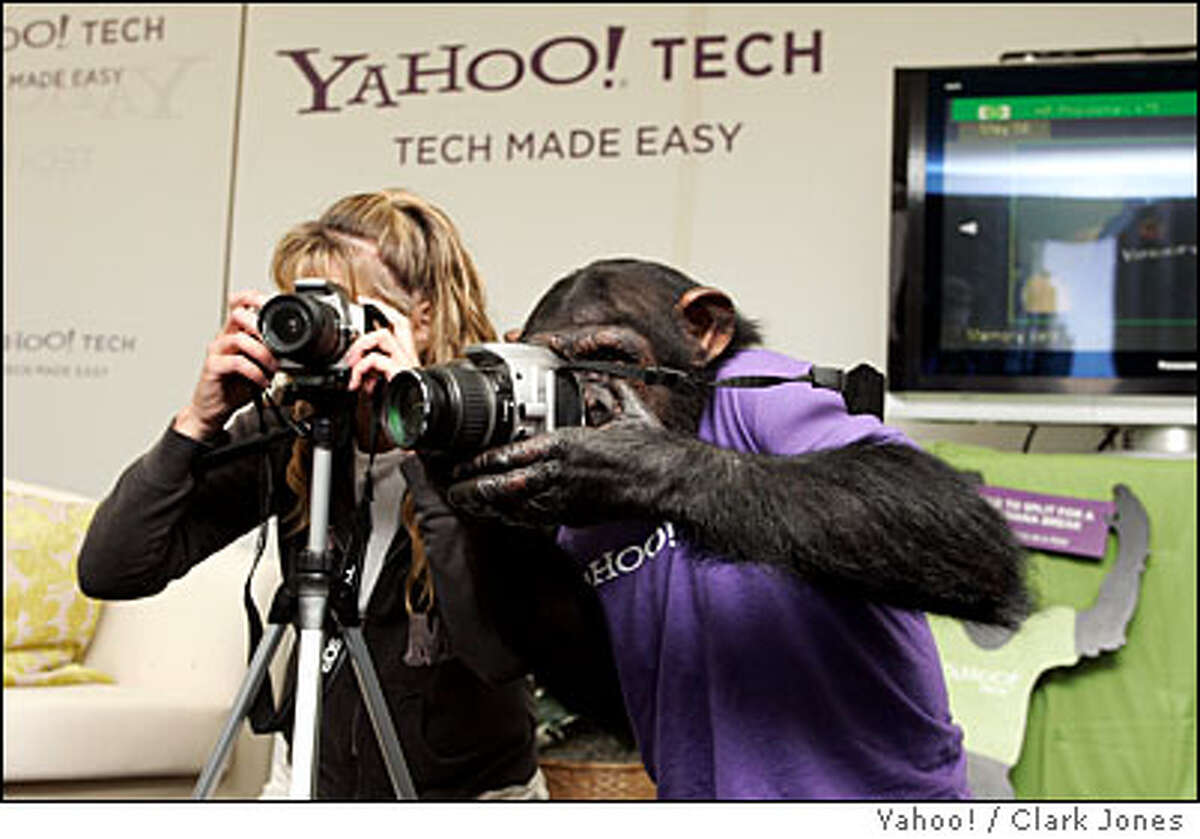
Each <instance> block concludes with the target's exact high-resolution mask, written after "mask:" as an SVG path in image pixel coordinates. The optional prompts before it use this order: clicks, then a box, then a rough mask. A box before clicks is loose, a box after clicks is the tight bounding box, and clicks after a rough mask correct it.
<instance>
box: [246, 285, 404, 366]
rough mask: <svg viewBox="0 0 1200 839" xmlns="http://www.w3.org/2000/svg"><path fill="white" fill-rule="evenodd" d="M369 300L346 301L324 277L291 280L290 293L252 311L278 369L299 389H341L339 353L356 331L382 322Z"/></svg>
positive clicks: (361, 331) (356, 333) (377, 310)
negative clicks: (293, 288) (276, 359)
mask: <svg viewBox="0 0 1200 839" xmlns="http://www.w3.org/2000/svg"><path fill="white" fill-rule="evenodd" d="M387 322H388V321H387V317H386V316H385V315H384V314H383V313H382V312H381V311H379V309H378V308H377V307H375V306H373V305H371V304H370V303H364V304H362V305H359V304H357V303H352V302H351V301H350V298H349V296H348V295H347V294H346V292H345V291H344V290H343V289H342V288H341V287H340V286H338V285H336V284H334V283H331V282H327V281H326V280H317V279H309V280H297V281H296V291H295V293H294V294H277V295H275V296H274V297H272V298H271V299H270V300H268V301H267V302H266V303H265V304H264V305H263V307H262V309H261V310H260V311H259V313H258V332H259V334H260V335H262V339H263V343H265V344H266V345H267V348H268V349H270V350H271V352H272V353H274V354H275V357H276V358H278V359H279V368H280V370H282V371H283V372H284V373H287V374H288V375H289V376H291V378H292V381H293V382H294V383H295V384H296V385H298V386H300V387H303V388H316V389H342V388H344V387H345V385H346V383H347V382H348V381H349V379H350V369H349V368H348V367H346V366H345V365H344V364H342V363H341V361H342V356H344V355H345V354H346V350H347V349H349V347H350V345H351V344H352V343H353V342H354V340H355V339H356V338H358V336H359V335H362V334H364V333H366V332H370V331H371V330H373V329H376V328H378V327H379V326H384V325H386V324H387Z"/></svg>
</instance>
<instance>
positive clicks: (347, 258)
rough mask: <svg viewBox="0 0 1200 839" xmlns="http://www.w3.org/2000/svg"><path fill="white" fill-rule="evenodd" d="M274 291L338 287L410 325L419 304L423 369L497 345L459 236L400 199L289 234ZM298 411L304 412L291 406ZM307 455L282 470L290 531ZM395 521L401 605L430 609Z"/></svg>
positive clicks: (302, 444) (332, 215) (339, 205)
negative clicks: (314, 280)
mask: <svg viewBox="0 0 1200 839" xmlns="http://www.w3.org/2000/svg"><path fill="white" fill-rule="evenodd" d="M271 274H272V278H273V279H274V281H275V284H276V285H277V286H278V287H279V288H280V289H281V290H283V291H286V292H290V291H291V290H292V289H293V288H294V285H295V280H296V279H297V278H301V277H337V278H340V280H341V282H342V284H343V286H344V287H345V288H346V289H347V290H348V291H349V292H350V294H351V297H352V298H354V299H357V298H358V297H359V296H360V295H366V296H370V297H374V298H376V299H379V300H382V301H383V302H385V303H388V304H389V305H391V306H392V307H394V308H395V309H397V310H398V311H400V312H402V313H404V314H406V315H408V314H411V313H412V311H413V307H414V305H416V304H417V303H418V302H420V301H422V300H423V301H427V302H428V304H429V310H430V321H429V340H428V344H427V345H426V346H425V347H423V348H421V358H420V361H421V363H422V364H440V363H444V362H447V361H450V360H452V359H454V358H458V357H460V356H461V355H462V352H463V350H464V349H465V348H466V347H467V346H469V345H471V344H476V343H482V342H485V341H494V340H496V330H495V328H494V327H493V326H492V323H491V321H490V320H489V319H488V316H487V311H486V308H487V307H486V301H485V298H484V290H483V282H482V280H481V279H480V277H479V272H478V271H477V270H476V268H475V263H474V262H473V261H472V260H471V257H470V255H469V254H468V253H467V250H466V248H465V247H464V245H463V243H462V240H461V238H460V236H459V233H458V230H457V228H456V227H455V226H454V224H453V222H451V221H450V218H449V216H447V215H446V214H445V213H444V212H443V211H442V210H440V209H439V208H437V207H436V206H434V205H433V204H430V203H429V202H427V201H425V200H423V199H422V198H420V197H418V196H416V195H413V194H412V193H409V192H406V191H404V190H400V189H384V190H379V191H378V192H367V193H359V194H356V195H349V196H346V197H345V198H342V199H339V200H338V201H336V202H334V204H333V205H332V206H330V208H329V209H328V210H326V211H325V213H324V214H323V215H322V216H321V218H320V219H319V220H318V221H315V222H306V223H304V224H300V225H298V226H297V227H295V228H293V229H292V230H290V231H289V232H288V233H287V234H285V235H284V237H283V238H282V239H281V240H280V241H279V244H278V245H277V246H276V248H275V254H274V257H273V259H272V260H271ZM296 407H297V410H298V411H305V410H310V409H308V408H307V406H303V405H301V404H299V403H298V404H297V406H296ZM310 452H311V448H310V447H309V443H308V441H307V440H305V439H304V438H300V439H298V440H297V441H296V443H295V445H294V446H293V448H292V457H291V460H290V461H289V463H288V468H287V484H288V487H289V488H290V489H291V490H292V491H293V492H295V493H296V495H297V506H296V508H295V509H294V510H293V511H292V513H290V514H289V516H288V518H289V519H291V518H293V517H294V518H295V519H296V525H295V528H294V529H296V530H298V529H299V528H301V527H303V526H304V525H305V524H306V523H307V519H308V462H309V459H310V457H311V454H310ZM402 519H403V521H404V524H405V527H406V528H407V530H408V531H409V536H410V537H411V541H412V565H411V569H410V571H409V575H408V580H407V581H406V584H405V604H406V606H407V608H408V610H409V611H410V612H411V611H412V610H413V604H414V603H415V604H423V605H425V607H426V608H428V607H429V606H431V605H432V603H433V594H434V593H433V578H432V576H431V574H430V572H429V565H428V561H427V559H426V556H425V550H424V544H423V542H422V540H421V538H420V534H419V532H418V530H417V527H416V516H415V512H414V509H413V505H412V498H411V496H410V497H406V498H405V503H404V505H403V512H402Z"/></svg>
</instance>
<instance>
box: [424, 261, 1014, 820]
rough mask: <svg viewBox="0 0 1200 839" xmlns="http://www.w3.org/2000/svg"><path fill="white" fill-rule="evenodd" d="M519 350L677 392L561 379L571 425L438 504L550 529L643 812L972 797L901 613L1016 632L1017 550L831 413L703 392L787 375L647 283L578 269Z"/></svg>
mask: <svg viewBox="0 0 1200 839" xmlns="http://www.w3.org/2000/svg"><path fill="white" fill-rule="evenodd" d="M519 337H520V340H522V341H527V342H532V343H540V344H544V345H546V346H549V347H550V348H551V349H553V350H555V351H556V352H557V353H558V354H560V355H561V356H563V357H564V358H566V359H568V360H606V361H613V362H622V363H625V364H631V365H636V366H639V367H646V366H658V367H671V368H679V369H683V370H686V371H691V372H692V373H694V374H695V378H694V381H693V383H692V384H690V385H687V386H679V385H676V386H674V387H667V386H664V385H660V384H646V383H644V382H641V381H638V380H637V379H636V378H634V379H623V378H620V377H612V376H609V375H605V374H602V373H594V372H593V373H586V374H581V375H582V376H583V378H584V395H585V401H586V406H587V415H588V421H589V424H590V425H589V427H583V428H566V429H559V430H556V431H553V432H549V433H547V434H544V435H539V436H537V437H534V438H531V439H528V440H523V441H520V442H516V443H511V444H508V445H505V446H500V447H497V448H495V449H492V450H489V451H486V452H483V453H482V454H479V455H478V456H476V457H474V458H473V459H471V460H470V461H469V462H467V463H464V464H460V465H459V466H458V467H456V469H455V470H454V472H453V477H452V479H451V484H450V486H449V487H448V489H447V491H446V498H447V499H448V501H449V503H450V504H451V505H452V506H454V507H456V508H457V509H459V510H460V511H462V512H464V513H467V514H470V515H476V516H478V515H485V516H486V515H492V516H499V517H501V518H503V519H506V520H508V521H510V522H517V523H525V524H529V525H546V524H554V525H562V527H561V528H560V529H559V530H558V535H557V543H558V545H559V547H561V548H562V549H565V553H566V554H567V555H569V556H570V557H571V558H572V559H573V560H574V563H575V565H574V568H575V570H576V571H577V572H578V574H579V575H580V576H582V578H583V579H584V580H585V581H586V582H587V583H589V584H590V587H591V589H592V590H594V592H595V593H596V595H598V597H599V601H600V603H601V604H602V607H603V615H604V618H605V623H606V625H607V631H608V633H609V635H610V637H611V644H612V655H613V656H614V657H615V662H616V669H617V672H618V675H619V679H620V689H621V694H622V696H623V699H624V705H625V709H626V711H627V712H628V717H629V720H630V721H631V722H632V726H633V731H634V734H635V735H636V739H637V744H638V747H639V748H640V750H641V753H642V757H643V760H644V762H645V765H646V767H647V770H648V771H649V773H650V775H651V776H652V777H653V778H654V779H655V781H656V782H657V785H658V790H659V796H660V798H689V799H729V798H752V799H778V798H785V799H811V798H820V799H833V798H852V799H863V798H879V797H886V798H922V799H932V798H962V797H967V796H969V790H968V787H967V784H966V778H965V758H964V751H963V748H962V733H961V730H960V729H959V727H958V726H956V725H955V724H954V723H953V721H952V720H951V718H950V714H949V710H948V703H947V698H946V689H945V686H944V682H943V677H942V673H941V669H940V663H939V659H938V654H937V651H936V647H935V646H934V642H933V639H932V636H931V634H930V631H929V627H928V625H927V622H926V619H925V616H924V614H923V611H931V612H937V613H941V614H947V615H951V616H954V617H959V618H964V619H968V620H972V621H979V622H985V623H992V624H1000V625H1006V626H1014V625H1016V624H1018V623H1019V622H1020V620H1021V619H1022V617H1023V616H1024V615H1025V614H1026V613H1027V612H1028V610H1029V607H1030V598H1029V595H1028V592H1027V589H1026V587H1025V582H1024V567H1023V554H1022V552H1021V551H1020V550H1019V548H1017V547H1016V545H1015V543H1014V541H1013V539H1012V536H1011V534H1010V532H1009V530H1008V527H1007V526H1006V524H1005V523H1004V521H1003V520H1002V519H1001V518H1000V516H999V515H998V514H997V513H995V512H994V511H993V510H992V508H991V507H990V506H989V505H988V504H987V503H985V502H984V501H983V500H982V499H981V498H979V496H978V495H977V494H976V493H975V492H974V491H973V489H972V488H971V486H970V485H969V484H968V483H967V482H966V480H964V479H963V478H962V477H960V476H959V475H958V474H957V473H956V472H955V471H954V470H952V469H951V468H949V467H948V466H946V465H945V464H943V463H942V462H941V461H939V460H937V459H936V458H934V457H932V456H930V455H928V454H926V453H923V452H922V451H921V450H920V449H918V448H917V447H916V446H915V445H913V444H912V443H911V442H910V441H909V440H907V439H906V438H905V437H904V436H903V435H902V434H901V433H900V432H898V431H897V430H895V429H892V428H889V427H887V426H885V425H883V424H882V423H881V422H880V421H879V420H877V419H876V418H874V417H870V416H865V415H860V416H851V415H850V414H849V413H848V412H847V411H846V409H845V406H844V404H843V403H842V401H841V398H840V397H839V395H838V394H836V393H835V392H832V391H826V390H818V389H814V388H813V387H812V386H811V385H809V384H806V383H790V384H780V385H776V386H772V387H761V388H724V387H714V386H712V385H713V383H714V382H716V381H717V380H718V379H724V378H728V377H741V376H750V375H755V376H764V375H765V376H783V377H796V376H800V375H801V374H803V373H804V372H805V371H806V370H807V369H808V368H809V366H810V365H808V364H807V363H805V362H801V361H798V360H794V359H791V358H788V357H786V356H783V355H780V354H778V353H775V352H771V351H768V350H765V349H761V348H754V347H753V345H754V344H756V343H758V342H759V341H760V336H759V333H758V331H757V329H756V327H755V325H754V324H753V323H752V322H751V321H749V320H748V319H746V318H745V317H743V316H742V315H740V314H739V313H738V312H737V311H736V310H735V308H734V305H733V303H732V302H731V301H730V299H729V297H727V296H726V295H725V294H723V293H722V292H720V291H718V290H716V289H714V288H710V287H706V286H702V285H699V284H697V283H696V282H694V281H692V280H691V279H689V278H688V277H686V276H684V275H683V274H681V273H680V272H678V271H676V270H674V269H672V268H670V267H667V266H664V265H660V264H656V263H652V262H647V261H642V260H635V259H609V260H602V261H598V262H594V263H592V264H590V265H588V266H586V267H584V268H582V269H580V270H578V271H576V272H574V273H572V274H570V275H568V276H567V277H565V278H564V279H562V280H560V281H559V282H558V283H556V284H555V285H554V286H553V287H552V288H551V290H550V291H549V292H548V293H547V294H546V295H545V296H544V297H543V298H542V299H541V301H540V302H539V303H538V304H537V306H536V307H535V309H534V311H533V313H532V315H531V316H530V317H529V319H528V321H527V322H526V324H525V326H524V329H523V331H522V332H521V333H520V336H519ZM530 561H531V560H530V559H529V558H528V557H524V558H521V559H520V560H516V559H515V560H514V562H513V563H512V565H511V566H510V567H509V568H507V569H506V572H511V573H513V574H519V573H522V569H525V570H526V571H527V570H528V569H529V568H531V567H533V566H531V565H530ZM547 562H549V561H548V560H547ZM542 567H544V568H548V567H550V566H549V565H544V566H542ZM492 570H493V571H494V569H492ZM556 573H557V572H556ZM537 585H539V583H537V582H535V581H530V582H529V586H530V587H531V588H532V587H536V586H537ZM585 588H586V587H585ZM564 591H565V589H564ZM545 592H546V593H544V594H542V595H538V596H539V597H559V598H565V597H567V595H565V594H561V595H552V594H550V593H549V590H548V589H546V590H545ZM570 596H571V597H576V596H578V597H580V598H581V599H579V600H578V601H577V602H574V603H568V602H565V599H559V600H557V601H555V602H547V601H545V600H542V601H540V602H534V601H533V600H526V601H525V602H526V603H527V604H529V607H530V611H531V614H529V615H526V619H527V620H530V621H534V620H542V619H547V620H549V621H551V623H548V624H540V626H542V630H534V629H527V630H526V632H527V633H533V632H535V631H545V632H548V633H550V634H553V631H552V630H550V629H548V628H547V627H549V626H551V625H552V622H553V620H554V619H555V617H556V616H557V617H558V618H563V617H564V616H571V617H572V618H578V617H579V616H581V615H589V614H590V612H589V610H590V609H593V606H591V605H589V604H588V603H587V602H586V600H585V599H584V598H585V596H584V595H577V594H572V595H570ZM533 612H536V613H537V615H538V616H537V617H535V615H534V614H532V613H533ZM561 637H562V638H564V639H565V638H570V637H571V636H570V634H569V633H566V634H564V635H563V636H561ZM597 648H598V647H597ZM567 657H569V654H562V653H560V659H564V658H567ZM578 664H579V667H581V668H585V667H586V666H587V663H586V661H581V662H579V663H578ZM597 669H598V672H603V670H604V663H603V662H601V663H598V664H597Z"/></svg>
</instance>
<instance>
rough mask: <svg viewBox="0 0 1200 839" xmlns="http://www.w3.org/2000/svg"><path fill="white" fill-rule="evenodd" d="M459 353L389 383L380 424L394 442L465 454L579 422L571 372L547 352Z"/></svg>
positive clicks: (493, 348)
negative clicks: (447, 359)
mask: <svg viewBox="0 0 1200 839" xmlns="http://www.w3.org/2000/svg"><path fill="white" fill-rule="evenodd" d="M464 356H465V357H464V358H462V359H458V360H455V361H452V362H449V363H447V364H439V365H433V366H429V367H422V368H418V369H415V370H405V371H403V372H401V373H399V374H397V375H396V377H395V378H393V379H392V381H391V382H390V383H389V384H388V388H387V393H386V396H385V398H384V404H383V409H382V416H381V418H380V419H381V423H382V425H383V427H384V429H385V430H386V431H387V433H388V436H389V437H391V438H392V441H393V442H394V443H395V444H396V445H398V446H400V447H401V448H404V449H416V450H422V451H440V452H456V453H469V452H474V451H481V450H483V449H487V448H491V447H492V446H497V445H501V444H503V443H509V442H512V441H514V440H520V439H524V438H526V437H532V436H534V435H535V434H540V433H542V432H544V431H552V430H554V429H556V428H564V427H572V426H580V425H584V424H585V413H584V410H583V395H582V392H581V390H580V387H579V384H578V382H577V381H576V378H575V375H574V374H573V373H571V372H570V371H568V370H567V369H565V368H564V364H565V362H564V361H563V360H562V359H561V358H559V357H558V356H557V355H555V354H554V353H553V352H551V351H550V350H548V349H546V348H545V347H540V346H536V345H533V344H503V343H486V344H475V345H472V346H470V347H468V348H467V349H466V351H465V353H464Z"/></svg>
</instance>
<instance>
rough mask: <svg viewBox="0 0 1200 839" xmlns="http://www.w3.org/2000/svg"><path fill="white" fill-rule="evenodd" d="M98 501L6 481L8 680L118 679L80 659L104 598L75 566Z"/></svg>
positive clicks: (59, 682)
mask: <svg viewBox="0 0 1200 839" xmlns="http://www.w3.org/2000/svg"><path fill="white" fill-rule="evenodd" d="M95 509H96V505H95V502H92V501H88V500H86V499H73V498H68V497H63V496H55V495H54V494H53V493H50V492H45V491H39V490H37V489H36V488H31V487H24V486H21V485H17V484H15V483H12V482H9V481H7V480H6V481H5V484H4V685H5V687H9V686H19V685H63V684H79V683H81V682H112V681H113V679H112V678H111V677H109V676H106V675H105V674H103V673H99V672H97V671H95V670H91V669H89V668H87V667H84V666H83V665H82V664H81V663H80V662H81V661H82V659H83V653H84V651H85V650H86V649H87V646H88V644H89V643H91V640H92V634H93V633H94V632H95V630H96V621H97V620H98V619H99V617H100V603H99V601H96V600H92V599H90V598H88V597H85V596H84V595H83V593H82V592H80V591H79V585H78V583H77V582H76V577H75V564H76V560H77V558H78V555H79V546H80V544H81V543H82V542H83V536H84V533H86V532H87V526H88V523H89V522H90V521H91V519H92V513H93V512H94V511H95Z"/></svg>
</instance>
